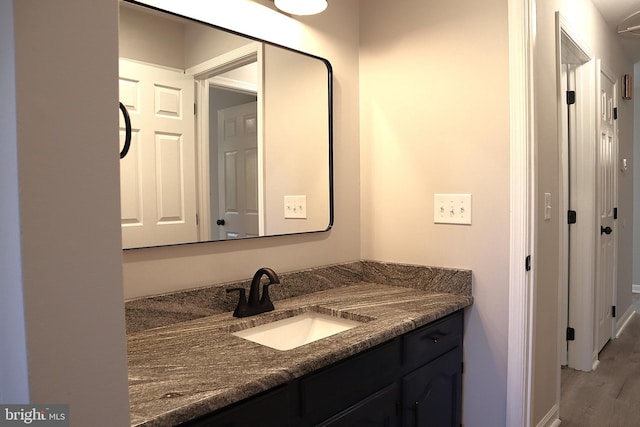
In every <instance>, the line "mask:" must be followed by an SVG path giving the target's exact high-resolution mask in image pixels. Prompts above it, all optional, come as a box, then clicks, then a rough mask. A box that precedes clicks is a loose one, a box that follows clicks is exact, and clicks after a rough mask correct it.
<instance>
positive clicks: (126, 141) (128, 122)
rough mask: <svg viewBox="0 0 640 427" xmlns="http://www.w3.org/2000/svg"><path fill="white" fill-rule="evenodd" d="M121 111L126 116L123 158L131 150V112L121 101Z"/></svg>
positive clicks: (121, 156)
mask: <svg viewBox="0 0 640 427" xmlns="http://www.w3.org/2000/svg"><path fill="white" fill-rule="evenodd" d="M120 111H122V115H123V116H124V127H125V131H124V132H125V133H124V147H123V148H122V151H121V152H120V158H121V159H123V158H124V156H126V155H127V153H128V152H129V148H130V147H131V118H130V117H129V112H128V111H127V107H125V106H124V104H123V103H122V102H121V103H120Z"/></svg>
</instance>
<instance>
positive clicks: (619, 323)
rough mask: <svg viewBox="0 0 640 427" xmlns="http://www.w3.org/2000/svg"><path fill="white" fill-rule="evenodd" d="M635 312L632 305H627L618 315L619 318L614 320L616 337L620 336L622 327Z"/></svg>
mask: <svg viewBox="0 0 640 427" xmlns="http://www.w3.org/2000/svg"><path fill="white" fill-rule="evenodd" d="M634 286H635V285H634ZM635 313H636V310H635V308H634V307H633V305H631V306H629V308H628V309H627V311H625V312H624V314H623V315H622V316H621V317H620V320H618V321H616V338H618V337H619V336H620V334H621V333H622V331H623V330H624V328H625V327H626V326H627V324H628V323H629V320H631V318H632V317H633V315H634V314H635Z"/></svg>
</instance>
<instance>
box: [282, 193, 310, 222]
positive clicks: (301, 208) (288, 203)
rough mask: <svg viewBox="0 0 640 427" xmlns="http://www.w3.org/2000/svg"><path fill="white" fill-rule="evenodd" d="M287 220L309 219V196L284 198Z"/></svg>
mask: <svg viewBox="0 0 640 427" xmlns="http://www.w3.org/2000/svg"><path fill="white" fill-rule="evenodd" d="M284 217H285V219H290V218H298V219H306V218H307V196H304V195H303V196H284Z"/></svg>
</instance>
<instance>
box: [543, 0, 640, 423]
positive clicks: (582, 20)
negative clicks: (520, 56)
mask: <svg viewBox="0 0 640 427" xmlns="http://www.w3.org/2000/svg"><path fill="white" fill-rule="evenodd" d="M556 11H560V13H561V15H562V17H563V19H564V20H565V22H566V23H567V25H568V26H569V28H570V29H571V31H572V34H575V37H576V38H578V40H579V41H580V42H581V43H583V44H584V45H586V46H587V47H588V48H589V49H590V51H591V52H592V54H593V55H594V56H595V57H596V58H601V59H602V62H603V64H605V65H606V66H607V67H608V68H609V69H611V70H612V72H613V73H614V75H615V76H618V77H619V78H621V76H622V75H623V74H624V73H632V72H633V68H632V64H630V62H629V61H628V60H627V59H626V58H624V57H623V54H622V51H621V50H620V48H619V47H618V46H617V44H616V41H615V40H614V39H613V37H612V35H611V33H610V31H609V29H608V28H607V27H606V24H605V22H604V21H603V19H602V17H601V16H600V14H599V12H598V11H597V10H596V9H595V7H594V6H593V5H592V3H591V2H590V1H589V0H579V1H570V0H552V1H542V2H537V11H536V18H537V28H536V39H535V47H536V48H535V51H534V64H535V70H534V73H535V82H534V84H535V97H536V108H535V114H536V127H535V131H536V133H537V137H536V145H537V157H538V168H537V171H536V172H537V177H538V178H537V191H536V195H537V196H538V198H539V200H542V195H543V194H544V193H546V192H548V193H551V194H552V206H553V207H554V212H553V215H552V218H553V219H552V221H544V220H542V219H541V218H539V219H538V221H537V223H536V228H537V245H538V251H537V254H536V261H535V262H536V284H535V288H536V296H535V299H536V310H535V318H536V322H535V328H534V366H533V368H534V372H535V377H534V384H533V387H534V407H533V420H534V424H535V423H537V422H539V421H540V420H541V419H542V418H543V417H544V416H545V415H546V414H547V412H548V411H549V410H550V409H551V408H552V407H553V405H554V404H555V402H556V401H557V400H558V396H557V382H556V379H557V375H559V373H558V367H557V354H558V344H557V340H555V339H553V337H555V336H557V335H556V334H558V320H559V319H558V271H559V268H560V265H559V245H558V238H557V235H558V227H560V226H561V224H560V222H559V219H560V220H562V221H564V215H565V214H564V213H563V212H559V210H558V209H557V207H558V203H559V202H558V196H559V195H560V189H559V175H558V174H559V168H560V165H559V164H558V153H559V149H560V148H559V145H558V134H557V125H558V116H557V114H558V108H557V89H556V81H555V69H556V68H555V67H556V56H555V55H556V47H555V46H556V45H555V43H556V40H555V12H556ZM618 109H619V116H618V117H619V119H618V126H619V142H620V158H622V157H626V158H632V156H633V154H632V153H633V152H632V132H633V118H632V115H633V109H632V104H631V102H629V101H623V100H622V99H621V98H620V96H619V94H618ZM616 166H617V164H616ZM616 170H617V171H618V185H619V188H618V194H619V203H618V213H619V217H618V218H619V219H618V225H617V226H618V230H619V233H618V267H617V268H618V288H617V311H618V313H619V316H621V315H622V314H624V313H625V311H626V310H627V309H628V308H629V306H630V304H631V269H632V261H631V256H632V233H631V227H632V224H633V172H632V171H630V172H627V173H625V174H622V173H621V172H620V169H619V168H618V167H616ZM542 209H543V207H542V202H540V203H539V207H538V208H537V209H536V212H542ZM550 337H551V338H550Z"/></svg>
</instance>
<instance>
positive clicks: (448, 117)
mask: <svg viewBox="0 0 640 427" xmlns="http://www.w3.org/2000/svg"><path fill="white" fill-rule="evenodd" d="M401 5H402V7H399V3H397V2H389V1H385V0H364V1H362V2H361V8H360V13H361V22H360V26H361V31H360V40H361V54H360V70H361V73H360V79H361V80H360V90H361V92H360V96H361V104H360V105H361V107H360V108H361V113H360V114H361V159H362V166H361V169H362V173H361V186H362V196H361V209H362V256H363V258H368V259H376V260H384V261H398V262H408V263H418V264H426V265H437V266H444V267H459V268H469V269H472V270H473V295H474V305H473V306H472V307H471V309H469V310H467V313H466V316H467V317H466V325H465V329H466V330H465V342H464V345H465V374H464V384H463V388H464V424H465V425H469V426H500V425H504V424H505V414H506V378H507V333H508V328H507V326H508V279H509V277H508V273H509V253H508V248H509V105H508V79H509V75H508V37H507V2H506V1H505V0H488V1H482V2H477V1H474V0H466V1H455V2H441V1H435V0H434V1H423V0H407V1H403V2H402V3H401ZM461 11H464V13H461ZM434 193H471V194H472V197H473V202H472V208H473V213H472V222H473V224H472V225H471V226H460V225H437V224H434V223H433V195H434Z"/></svg>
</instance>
